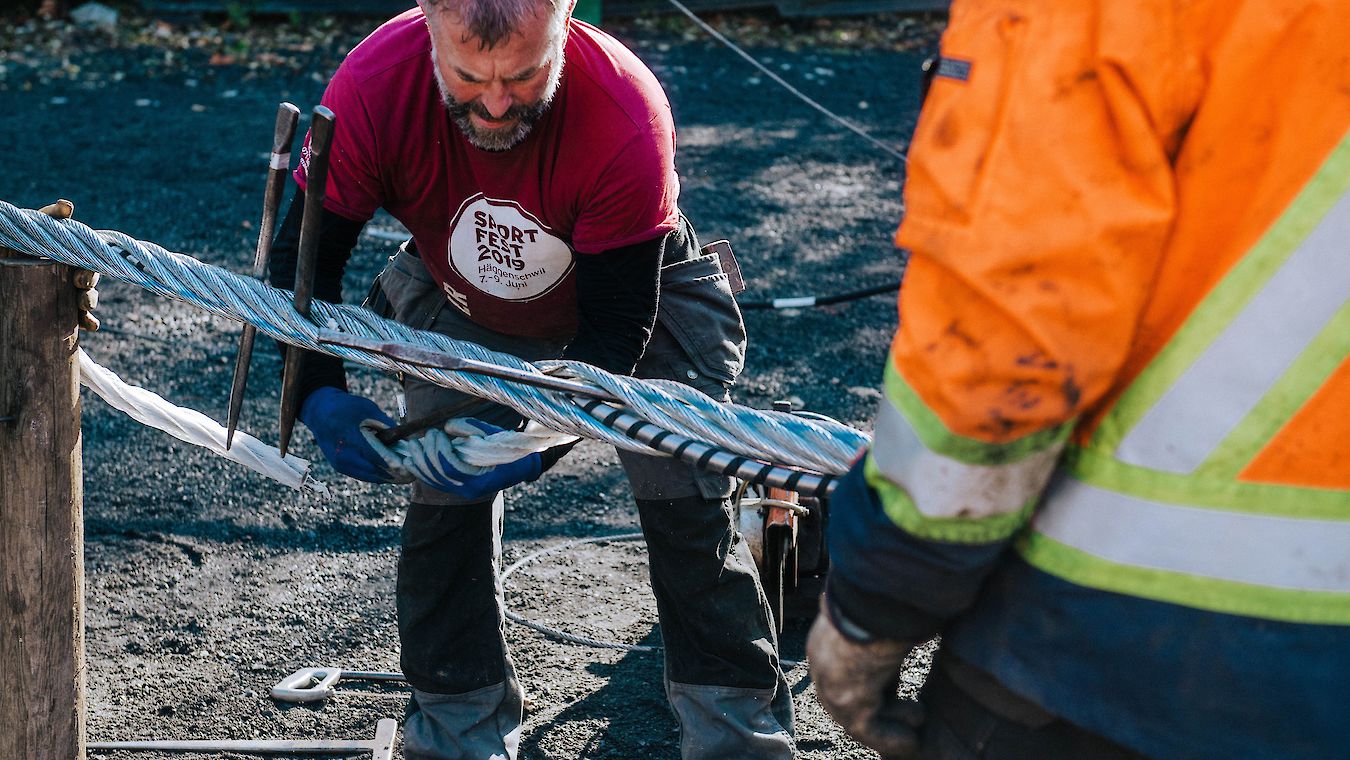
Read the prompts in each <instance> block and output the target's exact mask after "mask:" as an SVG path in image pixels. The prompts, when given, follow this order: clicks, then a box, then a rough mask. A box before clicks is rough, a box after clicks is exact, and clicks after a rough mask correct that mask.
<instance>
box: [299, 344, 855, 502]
mask: <svg viewBox="0 0 1350 760" xmlns="http://www.w3.org/2000/svg"><path fill="white" fill-rule="evenodd" d="M319 343H321V344H325V345H330V346H345V347H347V348H355V349H359V350H361V351H367V352H369V353H372V354H379V355H381V356H387V357H389V358H391V359H398V360H399V361H403V362H407V363H408V364H417V365H420V366H423V367H435V368H436V369H448V370H452V371H456V372H469V373H472V374H477V375H486V376H488V377H495V378H498V379H500V380H508V381H511V382H516V383H521V384H523V385H533V386H535V387H538V388H545V389H548V390H554V391H561V392H563V393H571V394H573V395H576V396H581V397H584V398H587V399H590V400H589V401H586V402H584V403H581V404H580V406H581V408H582V409H583V410H585V411H586V413H587V414H590V415H591V416H592V417H595V418H596V419H597V420H599V421H601V422H603V423H604V424H605V425H606V426H608V427H610V428H613V429H614V430H617V431H618V432H620V433H622V434H623V435H626V436H628V437H629V438H633V439H635V440H638V441H641V442H642V443H645V444H647V445H648V446H650V447H652V448H653V449H656V450H657V451H660V452H663V453H665V454H669V455H671V456H672V457H675V458H676V459H680V460H682V461H686V462H690V463H692V464H694V465H695V466H697V467H699V468H701V469H704V470H708V471H709V472H716V473H719V474H722V475H732V476H735V477H738V478H740V479H742V480H746V481H749V482H751V483H765V484H767V485H770V486H774V487H775V488H784V489H787V490H789V491H797V492H799V493H804V494H808V495H812V496H825V495H827V494H829V493H830V492H831V491H833V490H834V488H835V485H836V483H837V478H836V476H834V475H828V474H821V473H814V472H808V471H806V470H799V469H795V468H792V467H783V466H780V465H774V464H769V463H767V462H762V461H760V460H757V459H751V458H749V457H743V456H739V455H737V454H733V453H731V452H729V451H726V450H725V449H721V448H718V447H716V446H710V445H708V444H706V443H702V442H700V441H695V440H693V439H690V438H685V437H684V436H681V435H677V434H675V433H672V432H670V431H668V430H663V429H661V428H659V427H657V426H656V425H653V424H651V423H649V422H646V421H644V420H641V419H639V418H638V417H636V416H634V415H632V414H630V413H628V412H627V411H625V410H624V409H623V408H620V407H619V406H612V404H620V405H621V404H623V401H622V400H621V399H619V398H617V397H616V396H613V395H611V394H610V393H608V392H607V391H603V390H598V389H596V388H592V387H590V386H589V385H586V384H585V383H579V382H577V381H575V380H567V379H564V378H561V377H552V376H550V375H541V374H537V373H534V372H526V371H524V370H519V369H515V368H512V367H500V366H497V365H495V364H488V363H486V362H480V361H477V360H475V359H465V358H463V357H459V356H452V355H450V354H444V353H441V352H439V351H432V350H430V349H425V348H421V347H420V346H414V345H412V344H409V343H400V342H396V341H389V342H385V341H380V340H375V339H373V338H363V337H359V336H355V335H349V334H347V333H342V332H337V331H336V330H320V331H319Z"/></svg>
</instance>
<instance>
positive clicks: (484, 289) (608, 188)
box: [272, 0, 792, 760]
mask: <svg viewBox="0 0 1350 760" xmlns="http://www.w3.org/2000/svg"><path fill="white" fill-rule="evenodd" d="M558 1H559V0H461V1H460V2H458V3H457V4H452V2H451V0H439V2H433V1H432V0H424V3H423V5H422V6H421V7H420V8H418V9H414V10H412V11H409V12H407V13H404V14H402V15H400V16H398V17H396V18H394V19H392V20H391V21H389V22H387V23H386V24H384V25H383V26H381V27H380V28H379V29H377V30H376V31H375V32H374V33H373V34H371V35H370V37H368V38H367V39H366V40H365V41H363V42H362V43H361V44H359V45H358V46H357V47H356V48H354V49H353V50H352V52H351V53H350V54H349V55H348V56H347V58H346V60H345V61H344V62H343V64H342V66H341V67H340V68H339V69H338V71H337V73H336V74H335V75H334V77H333V80H332V82H331V83H330V84H329V86H328V89H327V91H326V93H325V94H324V98H323V103H324V105H326V106H328V107H329V108H330V109H332V110H333V112H334V113H335V114H336V116H337V121H336V129H335V133H334V138H333V145H332V148H331V151H330V167H329V175H328V185H327V192H326V197H325V202H324V208H325V212H324V217H323V220H322V230H321V233H320V241H319V265H318V272H317V276H316V283H315V290H316V294H317V295H318V297H320V298H325V299H327V300H332V301H339V300H340V299H341V279H342V273H343V269H344V267H345V265H346V261H347V259H348V257H349V256H350V254H351V251H352V249H353V248H354V246H355V243H356V239H357V236H358V235H359V234H360V231H361V229H362V227H363V225H364V224H365V222H367V221H368V220H369V219H370V218H371V216H372V215H373V214H374V212H375V210H376V209H378V208H384V209H386V210H387V211H388V212H389V213H391V214H392V215H393V216H394V217H396V218H397V219H399V220H400V221H401V222H403V224H404V225H406V226H407V228H408V229H409V230H410V231H411V232H412V240H411V241H409V242H408V243H407V244H405V245H404V246H403V248H402V249H401V250H400V252H399V254H398V255H397V256H395V257H394V259H393V260H392V261H391V263H390V265H389V266H388V267H387V268H386V269H385V271H384V272H383V273H381V275H380V278H379V280H378V286H379V288H378V292H379V294H380V297H378V298H376V299H373V301H372V303H371V305H372V308H379V309H381V310H383V311H384V312H385V313H386V314H388V315H390V316H393V317H395V318H397V319H399V320H400V321H402V322H405V323H407V324H410V325H411V326H413V327H416V328H419V329H431V330H436V331H439V332H442V333H444V334H447V335H450V336H452V337H455V338H459V339H463V340H469V341H473V342H475V343H479V344H482V345H485V346H487V347H489V348H493V349H495V350H499V351H505V352H507V353H511V354H514V355H516V356H520V357H521V358H524V359H527V360H539V359H545V358H555V357H563V358H568V359H575V360H579V361H584V362H587V363H589V364H593V365H596V366H599V367H602V368H604V369H607V370H609V371H611V372H615V373H621V374H636V375H637V376H640V377H653V378H666V379H674V380H679V381H680V382H684V383H688V384H690V385H693V386H694V387H696V388H699V389H700V390H702V391H704V392H706V393H708V394H709V395H711V396H713V397H715V398H719V399H722V400H725V399H727V398H729V388H730V386H731V384H732V383H733V382H734V381H735V378H736V375H737V374H738V373H739V371H740V368H741V366H742V363H743V359H744V341H745V332H744V326H743V325H742V324H741V321H740V313H739V311H738V310H737V309H736V305H735V301H734V299H733V298H732V297H731V292H730V289H729V287H728V285H727V283H726V277H725V275H723V274H722V273H721V271H720V269H719V268H718V266H717V264H716V257H715V256H702V255H701V254H700V251H699V249H698V242H697V238H696V237H695V235H694V233H693V230H692V228H691V227H690V226H689V223H688V222H687V221H686V220H685V219H684V217H683V216H682V215H681V214H680V212H679V209H678V207H677V205H676V200H677V197H678V195H679V180H678V178H677V177H676V175H675V167H674V153H675V132H674V123H673V120H672V118H671V113H670V106H669V104H668V103H667V101H666V97H665V94H664V92H663V91H662V90H661V87H660V85H659V83H658V82H657V81H656V78H655V77H654V76H653V75H652V73H651V72H650V71H649V70H648V69H647V68H646V67H645V66H644V65H643V64H642V63H641V61H639V60H638V59H637V57H636V56H634V55H633V54H632V53H631V52H630V51H629V50H627V49H626V48H625V47H623V45H621V44H620V43H619V42H617V41H616V40H614V39H613V38H612V37H609V36H608V35H606V34H605V33H603V32H601V31H600V30H598V29H596V28H595V27H592V26H589V25H587V24H584V23H581V22H578V21H576V20H574V19H572V18H571V17H570V16H571V14H570V6H567V5H555V4H554V3H555V2H558ZM307 166H308V152H307V151H305V152H304V153H302V157H301V165H300V168H299V169H298V170H297V171H296V173H295V179H296V182H297V183H298V185H299V186H300V190H299V191H298V192H297V194H296V199H295V200H294V201H293V203H292V205H291V208H290V212H289V213H288V214H287V217H286V220H285V221H284V222H283V224H282V229H281V232H280V233H279V235H278V239H277V242H276V245H275V246H274V252H273V262H274V265H273V273H272V274H273V283H274V284H277V285H278V286H280V287H292V286H293V283H294V271H295V249H296V241H297V239H298V231H299V226H300V216H301V214H300V209H301V208H302V206H303V192H304V188H305V186H306V170H307ZM662 293H664V295H660V298H659V299H658V295H659V294H662ZM658 302H659V305H660V309H659V310H658V308H657V307H658ZM304 367H305V370H304V377H303V379H302V382H301V394H302V396H303V399H302V402H301V407H300V415H299V416H300V419H301V421H303V422H304V423H305V425H306V426H307V427H308V428H309V429H310V431H311V432H312V433H313V434H314V437H315V440H316V442H317V443H318V445H319V447H320V449H321V450H322V451H323V452H324V454H325V456H326V457H327V458H328V460H329V461H330V463H332V464H333V466H334V467H335V468H336V469H338V470H339V471H341V472H343V473H345V474H348V475H350V476H352V477H356V478H360V479H363V480H368V481H374V482H392V481H394V480H410V479H415V482H414V483H413V498H412V505H411V506H410V508H409V511H408V514H407V517H406V518H405V522H404V530H403V543H402V550H401V554H400V559H399V576H398V588H397V607H398V619H399V634H400V641H401V644H402V661H403V669H404V673H405V674H406V675H407V677H408V679H409V681H410V682H411V683H412V685H413V687H414V692H413V697H412V703H411V707H410V710H409V717H408V719H407V722H406V725H405V729H404V736H405V748H406V753H407V757H408V758H410V760H425V759H430V758H437V759H438V760H439V759H443V758H460V757H464V758H479V757H503V758H512V757H515V755H516V752H517V748H518V745H519V739H520V725H521V718H522V704H523V696H522V693H521V688H520V684H519V682H518V681H517V679H516V677H515V674H514V671H513V668H512V663H511V661H510V658H509V657H508V656H507V653H506V649H505V642H504V639H503V637H502V630H501V625H502V613H501V600H500V598H499V596H498V594H499V591H498V588H497V585H498V584H497V582H496V577H497V572H498V563H499V559H500V556H499V555H500V536H501V520H502V515H501V503H502V502H501V499H500V498H499V492H500V491H501V489H503V488H506V487H509V486H511V485H514V484H516V483H519V482H521V481H523V480H532V479H534V478H537V477H538V476H539V475H540V474H541V472H542V471H543V470H545V469H547V468H548V467H549V466H551V465H552V464H553V463H554V462H556V461H557V460H558V459H559V458H560V457H561V456H562V455H563V454H565V453H566V451H567V449H568V447H566V446H563V447H558V448H556V449H552V450H549V451H545V452H542V453H537V454H530V455H528V456H526V457H523V458H521V459H520V460H517V461H515V462H510V463H507V464H502V465H498V466H496V467H494V468H487V469H486V470H484V469H483V468H474V467H467V466H465V465H464V464H463V463H462V462H460V461H458V460H457V458H455V457H454V456H453V454H450V455H446V452H449V451H450V450H451V447H449V446H447V445H445V444H446V443H447V441H448V440H449V435H459V434H463V433H464V432H466V431H468V432H474V431H475V430H481V431H483V432H485V433H490V432H493V431H496V430H498V429H499V426H500V427H514V426H516V425H517V424H518V423H519V422H520V417H519V416H518V415H516V414H515V413H514V412H512V411H511V410H509V409H505V408H504V407H500V406H495V405H492V404H489V403H487V402H482V403H479V404H478V405H477V407H476V408H475V409H474V410H473V411H472V412H471V413H470V414H468V415H466V416H471V417H473V418H474V419H473V420H472V421H469V422H461V423H459V424H458V426H457V427H454V428H447V430H449V434H448V433H447V430H432V431H430V432H429V433H427V435H426V437H425V438H423V439H422V440H419V441H415V442H414V443H413V445H412V446H411V447H409V449H407V451H406V452H405V453H404V455H402V456H400V455H397V454H395V453H394V452H391V451H390V450H388V449H385V448H384V447H382V446H380V445H379V443H378V442H377V441H375V440H374V438H373V437H372V436H370V435H368V434H367V433H366V432H363V428H368V427H369V426H370V425H372V424H374V425H381V424H384V425H388V424H393V420H392V419H390V418H389V417H388V416H387V415H385V413H384V412H383V411H381V410H380V408H379V407H378V406H377V405H375V404H374V403H373V402H371V401H370V400H368V399H364V398H361V397H359V396H354V395H352V394H349V393H347V392H346V378H345V374H344V371H343V368H342V363H341V362H340V361H338V360H336V359H333V358H331V357H324V356H319V355H317V354H311V355H309V356H307V358H306V361H305V363H304ZM405 392H406V395H407V403H408V417H409V418H417V417H419V416H422V415H424V414H427V413H429V412H432V411H433V410H436V409H440V408H444V407H445V406H447V405H451V404H455V403H460V402H464V401H466V399H465V398H464V397H463V396H462V394H458V393H456V392H453V391H450V390H447V389H445V388H441V387H439V386H435V385H431V384H429V383H424V382H418V381H409V382H407V383H406V385H405ZM469 401H472V400H469ZM466 425H467V426H468V427H466ZM407 452H412V453H407ZM620 459H621V461H622V462H623V464H624V467H625V469H626V471H627V473H628V476H629V483H630V485H631V486H632V489H633V493H634V496H635V498H636V501H637V506H638V514H639V516H640V519H641V522H642V528H643V531H644V533H645V535H646V538H647V545H648V549H649V553H650V557H651V559H650V561H651V575H652V586H653V591H654V593H655V596H656V600H657V609H658V612H659V614H660V618H661V623H662V625H661V629H662V634H663V638H664V641H665V646H666V678H667V684H666V687H667V688H666V691H667V695H668V697H669V699H670V701H671V706H672V708H673V709H674V711H675V714H676V716H677V719H678V720H679V723H680V726H681V730H682V739H681V750H682V754H683V756H684V757H685V758H705V757H707V758H712V757H738V758H778V757H790V756H791V754H792V738H791V727H792V700H791V694H790V693H789V691H788V690H787V687H786V683H785V681H784V679H783V676H782V673H781V670H780V668H779V665H778V656H777V651H776V649H777V647H776V641H775V635H774V627H773V625H772V623H771V621H770V619H769V613H768V610H767V607H766V604H765V602H764V599H763V594H762V592H761V591H760V589H759V586H758V579H757V576H756V574H755V572H754V567H753V564H752V562H751V560H750V558H749V553H748V551H747V550H746V547H745V545H744V542H743V541H741V539H740V537H739V535H737V533H736V531H735V528H734V526H733V525H732V523H731V518H730V509H729V508H728V505H727V504H726V501H725V500H726V498H727V497H728V496H729V495H730V489H731V484H730V481H729V480H727V479H725V478H717V477H711V476H707V475H704V474H701V473H698V472H696V471H695V470H694V469H693V468H691V467H689V466H688V465H685V464H682V463H679V462H677V461H675V460H672V459H669V458H663V457H651V456H641V455H637V454H633V453H630V452H623V451H621V452H620ZM560 508H562V509H565V508H566V505H560Z"/></svg>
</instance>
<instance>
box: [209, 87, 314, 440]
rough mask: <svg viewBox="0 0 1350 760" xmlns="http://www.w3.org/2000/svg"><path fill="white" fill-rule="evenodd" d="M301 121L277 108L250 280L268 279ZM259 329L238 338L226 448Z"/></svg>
mask: <svg viewBox="0 0 1350 760" xmlns="http://www.w3.org/2000/svg"><path fill="white" fill-rule="evenodd" d="M299 122H300V109H299V108H296V107H295V106H294V105H293V104H291V103H282V104H281V105H279V106H277V123H276V127H275V128H274V129H273V130H272V155H271V158H270V160H269V161H268V168H267V189H266V190H264V191H263V214H262V224H261V225H259V227H258V250H257V253H255V254H254V255H253V277H254V279H258V280H261V279H263V277H265V276H267V261H268V259H269V258H270V257H271V255H272V235H273V233H274V232H275V231H276V226H277V211H278V210H279V209H280V208H281V195H282V190H283V189H284V188H285V187H286V174H287V173H288V172H289V171H290V168H291V144H292V143H294V142H295V126H296V124H298V123H299ZM257 337H258V328H256V327H254V326H253V325H252V324H249V323H247V322H245V323H244V334H243V335H240V336H239V353H238V354H237V355H236V356H235V359H234V382H233V383H231V384H230V406H229V411H228V413H227V416H226V422H225V448H226V449H229V448H230V446H231V445H233V444H234V431H235V429H237V428H238V427H239V413H240V411H241V410H242V409H243V408H244V391H245V389H247V388H248V367H249V362H250V361H251V360H252V359H253V341H254V340H255V339H256V338H257Z"/></svg>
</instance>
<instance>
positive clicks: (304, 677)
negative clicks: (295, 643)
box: [272, 668, 408, 703]
mask: <svg viewBox="0 0 1350 760" xmlns="http://www.w3.org/2000/svg"><path fill="white" fill-rule="evenodd" d="M340 681H377V682H381V683H407V681H408V679H406V678H404V677H403V674H402V673H381V672H374V671H366V670H341V669H338V668H301V669H299V670H297V671H295V672H294V673H292V674H290V675H288V676H286V677H285V678H283V679H281V680H280V681H278V682H277V685H276V686H273V687H272V699H275V700H277V701H279V702H296V703H305V702H322V701H324V700H326V699H328V698H329V697H332V696H333V695H334V694H335V693H337V689H336V687H337V685H338V683H339V682H340Z"/></svg>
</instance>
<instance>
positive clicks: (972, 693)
mask: <svg viewBox="0 0 1350 760" xmlns="http://www.w3.org/2000/svg"><path fill="white" fill-rule="evenodd" d="M958 681H959V682H960V683H959V684H958ZM919 699H920V701H922V702H923V704H924V707H925V708H926V709H927V716H928V719H927V722H926V723H925V724H924V728H923V739H922V749H921V750H920V753H919V758H920V760H1148V759H1147V758H1146V757H1145V756H1144V755H1140V754H1138V753H1136V752H1134V751H1133V750H1130V749H1127V748H1125V747H1122V746H1120V745H1119V744H1116V743H1115V742H1113V741H1111V740H1109V739H1106V738H1105V737H1102V736H1099V735H1097V734H1094V733H1092V732H1091V731H1088V730H1086V729H1083V728H1080V727H1078V726H1076V725H1074V724H1072V723H1069V722H1068V721H1065V720H1063V719H1062V718H1059V717H1056V716H1055V715H1052V714H1050V713H1047V712H1045V711H1044V710H1042V709H1041V708H1040V707H1038V706H1036V705H1034V704H1033V703H1031V702H1028V701H1026V700H1025V699H1022V698H1021V697H1019V696H1017V695H1016V694H1013V693H1011V692H1009V691H1007V689H1005V688H1004V687H1003V686H1002V685H1000V684H999V683H998V682H997V681H995V680H994V679H993V678H992V677H991V676H989V675H988V674H986V673H983V672H982V671H978V670H976V669H975V668H973V667H971V666H970V665H965V664H964V663H961V662H959V661H952V659H950V657H948V658H947V659H945V660H944V659H943V658H942V657H939V661H938V662H937V663H935V664H934V666H933V672H932V674H931V675H930V676H929V677H928V682H927V683H926V684H924V688H923V693H922V695H921V696H920V698H919Z"/></svg>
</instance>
